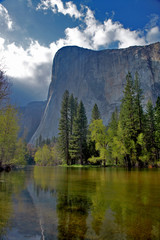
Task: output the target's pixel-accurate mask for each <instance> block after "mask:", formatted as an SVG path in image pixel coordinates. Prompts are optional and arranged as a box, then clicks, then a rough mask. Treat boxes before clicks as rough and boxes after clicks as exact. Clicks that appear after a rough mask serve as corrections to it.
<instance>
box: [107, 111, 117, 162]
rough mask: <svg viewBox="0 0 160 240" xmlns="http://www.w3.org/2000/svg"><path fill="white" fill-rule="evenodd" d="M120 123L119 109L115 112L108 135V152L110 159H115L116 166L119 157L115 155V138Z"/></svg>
mask: <svg viewBox="0 0 160 240" xmlns="http://www.w3.org/2000/svg"><path fill="white" fill-rule="evenodd" d="M118 122H119V114H118V109H117V108H116V109H115V111H114V112H113V113H112V116H111V121H110V123H109V126H108V130H107V135H108V152H109V156H110V159H111V160H113V159H114V157H115V156H116V157H115V160H116V164H117V163H118V157H117V155H115V153H114V150H115V146H114V145H115V141H114V139H115V137H116V136H117V131H118Z"/></svg>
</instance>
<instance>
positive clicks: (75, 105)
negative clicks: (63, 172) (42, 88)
mask: <svg viewBox="0 0 160 240" xmlns="http://www.w3.org/2000/svg"><path fill="white" fill-rule="evenodd" d="M142 102H143V92H142V89H141V86H140V81H139V76H138V73H136V74H135V76H134V78H133V77H132V75H131V73H130V72H129V73H128V74H127V76H126V85H125V88H124V95H123V98H122V101H121V106H120V109H119V110H118V109H117V108H116V109H115V111H114V112H113V113H112V116H111V120H110V122H109V124H108V126H105V125H104V124H103V121H102V119H101V115H100V112H99V109H98V106H97V104H95V105H94V107H93V110H92V116H91V120H90V123H89V124H88V121H87V116H86V111H85V107H84V104H83V102H82V101H80V102H78V99H77V98H75V97H74V96H73V94H70V93H69V92H68V90H66V91H65V92H64V94H63V97H62V102H61V116H60V120H59V135H58V139H57V141H55V143H54V148H52V149H51V148H50V147H49V145H47V144H44V145H43V148H44V152H45V151H46V149H47V148H48V152H49V151H50V154H48V156H49V155H50V156H51V157H50V161H49V162H50V164H51V163H53V162H54V161H55V162H56V163H59V162H60V163H61V164H67V165H73V164H82V165H84V164H96V165H104V166H105V165H108V164H109V165H123V166H128V167H132V166H136V165H137V166H140V167H144V166H149V165H152V166H153V165H154V166H157V163H158V162H159V155H160V97H158V98H157V101H156V104H155V106H153V104H152V101H151V100H149V101H148V103H147V105H146V107H145V108H143V107H142ZM53 149H54V151H53ZM40 151H41V153H40ZM37 152H38V153H36V154H39V155H41V160H42V161H41V162H40V161H39V158H38V157H37V156H36V155H35V161H36V163H37V164H40V165H43V159H42V153H43V151H42V148H39V150H38V151H37ZM55 159H56V160H55ZM57 159H59V160H57Z"/></svg>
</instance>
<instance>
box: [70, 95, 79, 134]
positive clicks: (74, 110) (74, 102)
mask: <svg viewBox="0 0 160 240" xmlns="http://www.w3.org/2000/svg"><path fill="white" fill-rule="evenodd" d="M77 106H78V101H77V98H74V96H73V94H71V96H70V97H69V112H68V114H69V132H70V136H71V135H72V133H73V120H74V118H75V116H76V114H77Z"/></svg>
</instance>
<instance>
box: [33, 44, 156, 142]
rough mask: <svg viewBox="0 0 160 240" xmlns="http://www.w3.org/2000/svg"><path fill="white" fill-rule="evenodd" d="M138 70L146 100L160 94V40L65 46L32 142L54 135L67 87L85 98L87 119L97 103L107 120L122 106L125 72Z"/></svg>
mask: <svg viewBox="0 0 160 240" xmlns="http://www.w3.org/2000/svg"><path fill="white" fill-rule="evenodd" d="M128 71H130V72H131V73H132V75H134V74H135V72H136V71H138V73H139V77H140V82H141V87H142V89H143V93H144V97H145V98H144V104H145V103H146V102H147V100H148V99H149V98H151V99H152V100H153V102H155V101H156V98H157V96H158V95H160V43H155V44H151V45H148V46H135V47H129V48H127V49H114V50H102V51H93V50H88V49H83V48H79V47H75V46H72V47H64V48H62V49H60V50H59V51H58V52H57V53H56V55H55V58H54V61H53V68H52V81H51V84H50V87H49V93H48V100H47V104H46V108H45V111H44V114H43V117H42V119H41V122H40V125H39V127H38V129H37V131H36V132H35V134H34V135H33V137H32V138H31V143H34V142H35V140H36V139H37V138H38V137H39V136H40V134H41V135H42V138H52V136H56V135H57V133H58V122H59V118H60V107H61V100H62V95H63V93H64V91H65V90H66V89H68V90H69V92H70V93H73V94H74V96H75V97H78V99H79V100H82V101H83V103H84V105H85V108H86V112H87V116H88V120H90V117H91V111H92V108H93V106H94V104H95V103H97V105H98V107H99V109H100V112H101V116H102V118H103V120H104V123H105V124H107V123H108V121H109V119H110V117H111V114H112V112H113V111H114V109H115V107H116V106H117V107H119V106H120V104H121V99H122V96H123V89H124V85H125V82H126V74H127V73H128Z"/></svg>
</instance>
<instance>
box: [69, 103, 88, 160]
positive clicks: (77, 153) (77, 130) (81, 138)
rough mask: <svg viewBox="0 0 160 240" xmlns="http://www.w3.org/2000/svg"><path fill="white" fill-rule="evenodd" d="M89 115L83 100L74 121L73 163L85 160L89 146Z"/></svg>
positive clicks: (71, 143)
mask: <svg viewBox="0 0 160 240" xmlns="http://www.w3.org/2000/svg"><path fill="white" fill-rule="evenodd" d="M86 138H87V117H86V111H85V108H84V105H83V102H82V101H81V102H80V104H79V106H78V109H77V116H76V117H75V118H74V121H73V134H72V136H71V139H70V146H69V152H70V156H71V159H72V163H75V162H77V161H80V163H81V164H83V163H84V160H85V152H86V148H87V142H86Z"/></svg>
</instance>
